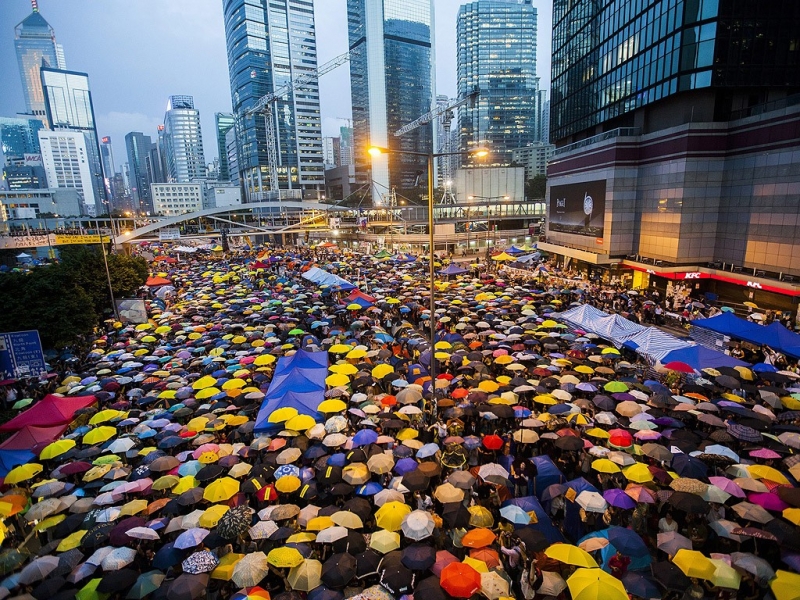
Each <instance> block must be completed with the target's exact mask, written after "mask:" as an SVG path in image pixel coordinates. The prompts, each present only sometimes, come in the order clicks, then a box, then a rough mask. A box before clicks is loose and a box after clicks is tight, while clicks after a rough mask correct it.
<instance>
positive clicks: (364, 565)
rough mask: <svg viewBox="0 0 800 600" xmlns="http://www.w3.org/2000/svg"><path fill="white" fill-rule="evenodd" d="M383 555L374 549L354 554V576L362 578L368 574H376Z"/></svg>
mask: <svg viewBox="0 0 800 600" xmlns="http://www.w3.org/2000/svg"><path fill="white" fill-rule="evenodd" d="M382 559H383V556H381V555H380V554H378V553H377V552H375V550H372V549H370V550H367V551H365V552H362V553H361V554H359V555H358V556H356V561H357V562H358V566H357V567H356V577H358V578H359V579H363V578H364V577H368V576H370V575H377V574H378V567H379V566H380V564H381V560H382Z"/></svg>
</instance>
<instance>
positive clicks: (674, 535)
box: [657, 531, 692, 556]
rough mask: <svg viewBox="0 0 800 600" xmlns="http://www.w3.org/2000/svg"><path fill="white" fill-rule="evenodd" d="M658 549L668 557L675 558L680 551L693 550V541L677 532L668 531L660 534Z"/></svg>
mask: <svg viewBox="0 0 800 600" xmlns="http://www.w3.org/2000/svg"><path fill="white" fill-rule="evenodd" d="M657 547H658V549H659V550H663V551H664V552H666V553H667V554H668V555H670V556H674V555H675V554H677V553H678V550H680V549H682V548H683V549H684V550H691V549H692V541H691V540H690V539H689V538H687V537H686V536H683V535H681V534H680V533H678V532H677V531H667V532H665V533H659V534H658V541H657Z"/></svg>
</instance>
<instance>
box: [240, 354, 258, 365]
mask: <svg viewBox="0 0 800 600" xmlns="http://www.w3.org/2000/svg"><path fill="white" fill-rule="evenodd" d="M255 360H256V357H255V356H245V357H244V358H242V359H241V360H240V361H239V364H240V365H249V364H250V363H253V362H255Z"/></svg>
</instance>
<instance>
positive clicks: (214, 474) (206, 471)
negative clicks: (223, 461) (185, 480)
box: [194, 464, 225, 481]
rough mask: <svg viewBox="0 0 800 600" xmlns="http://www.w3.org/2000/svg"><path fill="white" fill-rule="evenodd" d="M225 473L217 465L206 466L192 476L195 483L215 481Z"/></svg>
mask: <svg viewBox="0 0 800 600" xmlns="http://www.w3.org/2000/svg"><path fill="white" fill-rule="evenodd" d="M224 472H225V469H224V468H223V467H221V466H220V465H217V464H210V465H206V466H205V467H203V468H202V469H200V470H199V471H198V472H197V474H196V475H195V476H194V478H195V479H197V481H212V480H214V479H217V478H218V477H219V476H220V475H222V474H223V473H224Z"/></svg>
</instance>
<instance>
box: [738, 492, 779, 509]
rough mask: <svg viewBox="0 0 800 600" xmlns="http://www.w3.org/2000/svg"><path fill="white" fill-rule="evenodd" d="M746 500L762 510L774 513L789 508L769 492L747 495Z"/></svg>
mask: <svg viewBox="0 0 800 600" xmlns="http://www.w3.org/2000/svg"><path fill="white" fill-rule="evenodd" d="M747 499H748V500H750V502H752V503H753V504H758V505H759V506H761V507H762V508H766V509H767V510H773V511H776V512H780V511H782V510H784V509H786V508H789V505H788V504H786V502H784V501H783V500H781V499H780V498H778V495H777V494H773V493H771V492H767V493H761V494H749V495H748V496H747Z"/></svg>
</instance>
